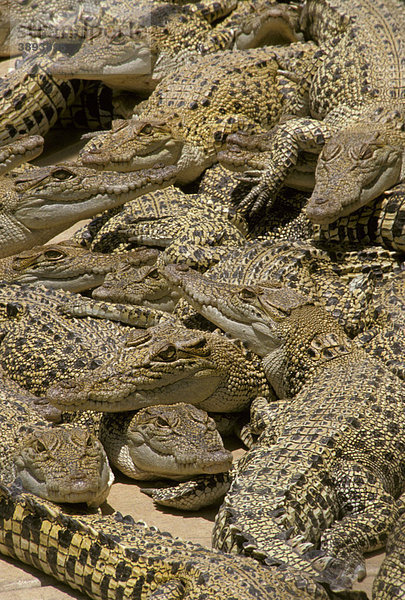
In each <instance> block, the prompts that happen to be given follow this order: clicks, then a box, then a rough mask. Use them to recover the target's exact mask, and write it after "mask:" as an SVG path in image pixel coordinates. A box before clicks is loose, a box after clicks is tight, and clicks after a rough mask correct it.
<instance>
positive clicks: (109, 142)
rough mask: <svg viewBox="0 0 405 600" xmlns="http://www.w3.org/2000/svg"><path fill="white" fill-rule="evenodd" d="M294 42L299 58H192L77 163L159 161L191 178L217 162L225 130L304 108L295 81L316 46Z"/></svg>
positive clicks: (111, 165)
mask: <svg viewBox="0 0 405 600" xmlns="http://www.w3.org/2000/svg"><path fill="white" fill-rule="evenodd" d="M296 46H298V47H297V48H296V52H297V54H298V55H299V58H298V59H296V57H295V56H294V52H293V51H292V50H290V49H289V48H288V49H282V48H280V49H277V52H271V53H270V54H269V52H268V50H266V49H261V48H257V49H251V50H244V51H223V52H218V53H214V54H209V55H207V56H202V57H195V58H194V59H190V60H189V61H188V62H187V65H184V67H183V68H182V69H181V70H180V73H179V72H178V71H174V72H172V73H169V75H167V77H165V78H164V80H163V81H162V82H161V83H160V84H159V85H158V86H157V87H156V89H155V90H154V92H153V93H152V94H151V96H150V97H149V98H148V100H147V101H146V102H145V105H144V106H143V107H142V110H141V112H140V114H139V115H137V116H136V118H133V119H131V120H129V121H126V122H125V121H121V122H120V121H119V122H117V123H116V124H115V125H114V126H113V128H112V131H111V132H108V133H105V134H101V135H100V136H99V137H98V138H94V139H93V140H91V141H90V142H89V143H88V144H87V146H86V147H85V148H84V149H83V151H82V153H81V160H82V163H83V164H84V165H87V166H91V167H92V168H98V169H114V170H119V171H130V170H138V169H140V168H145V167H148V166H152V165H153V164H155V163H156V162H159V163H161V162H163V163H164V164H176V165H177V166H178V169H179V173H178V178H177V181H178V182H179V183H180V184H182V183H189V182H191V181H193V180H195V179H196V178H197V177H198V176H199V175H200V174H201V173H202V171H203V170H204V169H205V168H207V167H208V166H210V165H211V164H213V163H214V162H215V160H216V154H217V152H218V151H219V150H220V149H221V147H222V146H223V143H224V141H225V139H226V136H227V135H228V134H230V133H232V132H233V131H237V130H239V129H241V130H245V131H249V132H255V131H262V130H263V129H268V128H269V127H271V126H272V125H274V124H275V123H276V122H277V121H278V119H279V118H280V116H281V114H282V113H283V112H287V113H293V114H303V111H304V112H305V108H304V107H303V103H302V101H301V97H300V88H299V84H298V83H297V81H296V80H297V79H299V73H300V64H301V62H302V63H304V64H305V60H304V59H302V55H304V56H305V58H306V59H307V61H309V60H310V58H311V57H312V55H313V54H314V51H315V49H316V46H315V45H313V44H309V45H304V44H297V45H296ZM295 69H296V72H294V70H295ZM301 70H303V67H301ZM291 71H293V73H291ZM246 96H249V98H250V102H249V103H246V102H245V101H244V99H245V97H246Z"/></svg>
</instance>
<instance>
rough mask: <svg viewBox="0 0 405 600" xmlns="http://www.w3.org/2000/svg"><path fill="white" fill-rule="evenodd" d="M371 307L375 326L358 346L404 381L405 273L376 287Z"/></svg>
mask: <svg viewBox="0 0 405 600" xmlns="http://www.w3.org/2000/svg"><path fill="white" fill-rule="evenodd" d="M371 304H372V308H373V311H372V317H373V323H372V324H371V326H370V327H369V328H368V329H366V331H364V332H363V333H362V334H360V335H358V336H357V337H356V338H355V342H356V344H358V345H359V346H360V347H362V348H363V349H364V350H365V351H366V352H367V353H368V354H370V356H372V357H374V358H375V359H378V360H381V361H382V362H383V363H384V364H385V365H386V367H387V368H388V369H390V371H392V372H393V373H395V375H397V376H398V377H400V378H401V379H405V368H404V349H405V319H404V316H405V272H404V271H402V272H401V271H399V272H398V270H396V273H395V274H394V273H393V275H392V276H391V277H390V278H389V279H388V281H387V282H386V283H385V284H384V285H381V286H379V287H377V288H376V289H375V291H374V294H373V297H372V299H371Z"/></svg>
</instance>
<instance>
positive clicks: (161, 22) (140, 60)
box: [51, 0, 237, 95]
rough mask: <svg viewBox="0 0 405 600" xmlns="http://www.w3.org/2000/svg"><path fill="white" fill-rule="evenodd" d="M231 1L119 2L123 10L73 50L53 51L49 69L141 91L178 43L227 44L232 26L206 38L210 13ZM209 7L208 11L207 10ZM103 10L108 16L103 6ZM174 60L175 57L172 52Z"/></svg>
mask: <svg viewBox="0 0 405 600" xmlns="http://www.w3.org/2000/svg"><path fill="white" fill-rule="evenodd" d="M236 4H237V2H235V1H234V2H230V1H229V0H225V1H224V0H221V2H217V3H216V10H215V8H214V4H213V3H209V2H205V3H204V2H202V3H199V4H198V5H193V4H191V3H190V4H186V5H183V6H180V5H176V4H170V3H167V2H141V3H137V4H136V5H130V4H129V3H128V2H125V12H124V13H119V12H118V13H117V16H118V19H119V20H120V21H121V22H115V23H113V24H111V25H110V26H108V24H106V23H105V22H104V23H102V31H101V32H100V33H99V35H93V36H90V37H89V39H86V40H84V42H83V44H82V45H81V48H80V49H79V50H78V52H76V53H74V54H73V55H72V56H63V55H62V56H59V57H58V59H57V60H55V62H54V64H53V65H52V67H51V73H52V74H53V75H54V76H55V77H58V78H60V79H75V78H82V79H97V80H102V81H104V82H105V83H107V84H108V85H109V86H113V87H115V88H124V89H126V90H132V91H136V92H138V93H142V94H144V95H147V94H148V93H150V92H151V91H152V90H153V88H154V87H155V86H156V84H157V82H158V81H159V79H161V78H162V76H164V72H165V69H166V72H167V68H168V64H167V59H168V58H171V59H172V61H173V60H174V57H178V54H179V52H180V51H182V50H184V49H187V50H189V51H195V52H201V51H202V50H203V49H205V50H206V51H209V50H211V51H213V50H214V49H216V50H222V49H224V48H227V47H229V46H230V45H231V43H232V42H233V31H232V30H229V31H226V30H225V29H224V30H223V31H222V32H221V34H220V33H219V32H218V33H217V35H216V36H215V37H214V39H212V40H211V39H210V38H211V31H212V25H211V24H210V20H211V18H210V17H212V18H213V17H214V16H215V17H217V18H219V17H221V16H223V15H226V13H227V12H229V10H231V9H232V7H233V6H236ZM221 5H222V9H221ZM212 8H214V11H215V12H214V13H213V12H212V11H210V9H212ZM105 16H107V20H108V9H107V13H106V14H105V15H104V17H105ZM102 21H105V18H102ZM162 62H163V65H160V64H159V63H162ZM174 62H175V63H177V62H178V58H177V60H174ZM180 63H181V59H180ZM169 65H170V62H169ZM155 68H156V71H157V72H155ZM169 68H170V66H169Z"/></svg>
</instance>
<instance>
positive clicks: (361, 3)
mask: <svg viewBox="0 0 405 600" xmlns="http://www.w3.org/2000/svg"><path fill="white" fill-rule="evenodd" d="M301 26H302V28H303V30H304V31H305V32H306V34H307V35H308V36H309V37H310V38H311V39H313V40H315V42H317V43H319V45H320V50H319V52H318V53H317V55H316V61H317V62H318V66H317V68H316V69H315V72H313V71H311V79H310V83H309V116H303V117H299V118H292V119H289V120H286V121H285V122H284V123H279V124H277V125H276V126H275V128H273V129H272V130H270V132H269V133H268V134H263V138H265V137H266V136H267V137H268V141H269V145H270V150H269V151H268V152H267V153H266V159H265V161H266V167H265V170H264V171H262V172H257V171H253V172H252V173H251V184H252V185H253V187H252V190H251V191H250V192H249V194H248V195H247V196H246V197H245V198H244V200H243V201H242V202H241V204H240V207H241V209H242V210H243V211H244V212H245V213H246V214H248V215H254V214H255V213H256V212H258V211H259V210H260V209H261V207H263V205H265V204H266V203H269V204H270V205H271V203H272V202H273V201H274V196H275V194H276V192H277V190H278V189H279V188H280V186H282V185H283V183H284V181H286V180H287V179H288V175H289V173H291V171H292V170H293V169H294V166H295V164H296V163H297V160H298V157H299V154H300V152H301V151H304V152H307V153H308V152H309V153H312V154H315V156H316V155H319V158H318V160H317V162H316V171H315V187H314V189H313V191H312V195H311V197H310V199H309V202H308V205H307V209H306V210H307V215H308V217H309V218H310V219H311V220H312V221H313V222H314V223H322V224H327V223H330V222H333V221H334V220H336V219H337V218H338V217H340V216H345V215H347V214H349V213H350V212H352V211H354V210H356V209H357V208H359V207H360V206H362V205H364V204H367V203H368V202H370V201H371V200H373V199H374V198H375V197H377V196H378V195H379V194H381V193H382V192H384V191H385V190H387V189H389V188H390V187H392V186H393V185H396V184H397V183H399V182H400V181H401V180H402V179H403V177H404V166H403V165H404V161H403V155H404V140H405V137H404V132H403V125H404V115H405V105H404V93H403V90H404V74H405V71H404V66H403V59H404V46H403V40H404V37H405V36H404V34H405V20H404V11H403V3H402V2H401V1H399V0H385V1H384V2H379V3H377V4H375V3H373V2H371V1H370V0H356V2H352V3H350V5H346V4H345V3H342V2H338V1H335V0H322V1H321V2H318V1H317V0H309V1H308V2H306V4H305V8H304V10H303V12H302V14H301ZM304 78H305V76H304ZM307 82H308V78H307ZM302 85H303V84H302ZM332 90H333V91H332ZM246 177H248V175H246Z"/></svg>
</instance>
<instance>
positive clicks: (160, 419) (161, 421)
mask: <svg viewBox="0 0 405 600" xmlns="http://www.w3.org/2000/svg"><path fill="white" fill-rule="evenodd" d="M156 424H157V425H159V427H170V424H169V422H168V421H166V419H164V418H163V417H158V418H157V419H156Z"/></svg>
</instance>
